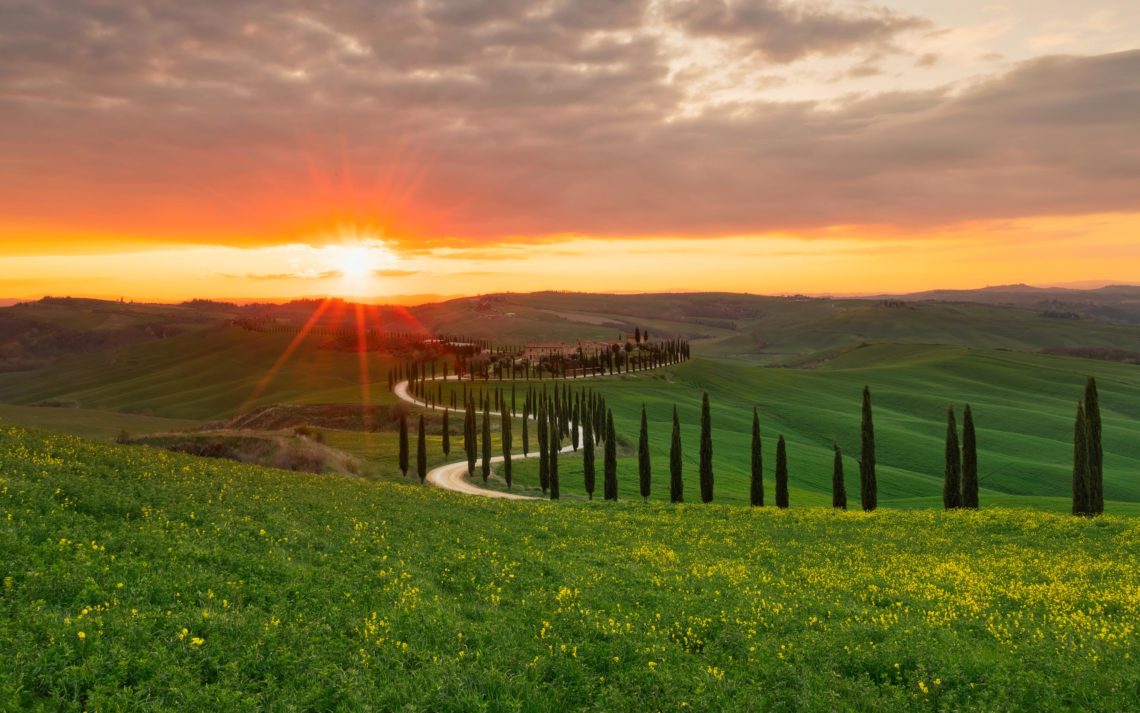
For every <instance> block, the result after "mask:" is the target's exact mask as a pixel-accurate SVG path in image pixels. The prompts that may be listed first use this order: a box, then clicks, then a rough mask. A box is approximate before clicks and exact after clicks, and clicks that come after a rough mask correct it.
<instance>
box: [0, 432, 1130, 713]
mask: <svg viewBox="0 0 1140 713" xmlns="http://www.w3.org/2000/svg"><path fill="white" fill-rule="evenodd" d="M1138 551H1140V520H1135V519H1121V518H1116V517H1112V516H1108V517H1104V518H1098V519H1097V520H1095V521H1092V520H1084V519H1078V518H1072V517H1063V516H1054V515H1049V514H1042V513H1030V512H1025V511H1011V510H995V511H982V512H976V513H975V512H965V511H963V512H955V513H950V514H945V513H943V512H939V511H923V512H902V511H889V510H885V511H880V512H878V513H874V514H872V515H865V514H863V513H854V512H853V513H847V514H841V513H835V512H833V511H830V510H829V509H816V510H806V509H802V508H800V509H793V510H790V511H784V512H781V511H777V510H775V509H774V508H765V509H763V510H756V509H748V508H733V507H723V506H716V505H714V506H683V507H679V508H675V507H671V506H668V505H650V506H643V505H641V504H640V503H618V504H616V505H614V504H607V503H594V504H585V503H582V504H574V503H570V502H566V503H560V504H548V503H530V502H528V503H516V502H503V501H489V500H486V499H482V498H470V497H464V496H460V495H454V494H451V493H447V492H444V491H440V490H437V489H433V488H422V487H418V486H409V485H399V484H389V483H370V482H365V481H359V480H351V479H346V478H342V477H337V476H306V475H298V474H291V473H285V472H281V471H272V470H263V469H259V468H255V467H251V466H242V465H237V464H232V463H227V462H223V461H213V460H203V459H194V458H189V457H184V456H179V455H173V454H168V453H165V452H162V451H157V450H152V449H147V448H140V447H120V446H113V445H98V444H94V443H92V442H86V441H82V440H79V439H76V438H73V437H63V436H49V435H44V434H41V433H37V432H27V431H23V430H21V429H17V428H13V427H7V426H0V552H3V553H4V557H3V559H2V560H0V582H2V587H0V611H2V612H3V616H0V658H2V660H3V661H4V662H5V663H4V666H3V667H0V710H76V711H78V710H143V709H145V710H172V711H173V710H179V711H181V710H206V709H216V710H239V709H240V710H252V709H261V710H343V709H357V710H359V709H366V708H368V709H374V710H407V711H429V710H430V711H460V710H491V711H500V710H501V711H510V710H527V711H531V710H534V711H547V710H549V711H553V710H629V711H638V710H662V709H667V710H741V711H743V710H772V709H776V710H792V709H812V710H826V709H835V708H839V707H842V708H849V709H855V710H892V711H907V710H910V711H924V710H932V709H937V710H961V711H973V710H977V711H995V710H1030V709H1032V710H1040V711H1052V710H1074V709H1077V710H1089V711H1096V710H1102V711H1118V710H1127V709H1129V708H1131V707H1132V706H1133V704H1134V703H1135V701H1136V698H1137V694H1138V692H1140V668H1138V667H1137V666H1135V665H1134V664H1133V662H1134V661H1135V660H1136V657H1137V656H1138V655H1140V638H1138V633H1137V630H1136V627H1135V622H1136V621H1137V620H1140V599H1138V598H1137V592H1138V591H1140V566H1137V565H1138V562H1137V555H1136V553H1137V552H1138Z"/></svg>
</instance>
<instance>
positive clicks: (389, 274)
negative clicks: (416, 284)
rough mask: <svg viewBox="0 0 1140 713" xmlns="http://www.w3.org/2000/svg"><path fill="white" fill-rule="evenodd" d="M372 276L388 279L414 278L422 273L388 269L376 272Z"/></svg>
mask: <svg viewBox="0 0 1140 713" xmlns="http://www.w3.org/2000/svg"><path fill="white" fill-rule="evenodd" d="M372 274H373V275H375V276H376V277H387V278H395V277H414V276H415V275H418V274H420V271H419V270H397V269H387V270H374V271H373V273H372Z"/></svg>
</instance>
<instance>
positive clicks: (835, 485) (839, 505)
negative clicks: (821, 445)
mask: <svg viewBox="0 0 1140 713" xmlns="http://www.w3.org/2000/svg"><path fill="white" fill-rule="evenodd" d="M831 447H832V448H833V449H834V450H835V461H834V462H833V464H832V466H831V506H832V507H833V508H836V509H837V510H846V509H847V484H846V483H844V482H843V453H842V452H841V451H840V450H839V444H838V443H837V442H835V441H832V442H831Z"/></svg>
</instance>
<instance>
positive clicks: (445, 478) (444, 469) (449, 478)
mask: <svg viewBox="0 0 1140 713" xmlns="http://www.w3.org/2000/svg"><path fill="white" fill-rule="evenodd" d="M675 363H677V362H670V363H669V364H666V365H665V366H672V365H673V364H675ZM658 368H660V367H658ZM647 371H648V370H647ZM601 376H610V374H586V375H583V376H581V377H579V378H578V379H571V380H570V381H578V380H579V379H591V378H597V377H601ZM443 380H444V378H443V377H436V378H434V379H429V381H443ZM446 380H448V381H457V380H458V377H456V376H455V375H454V374H451V375H449V376H447V378H446ZM555 383H557V382H555ZM392 393H394V394H395V395H396V398H398V399H400V400H401V401H406V402H408V403H410V404H412V405H413V406H419V407H421V408H429V406H428V405H427V404H426V403H424V402H423V401H420V400H419V399H417V398H416V397H414V396H412V395H411V394H410V393H408V382H407V381H406V380H405V381H401V382H400V383H398V384H396V386H395V388H393V389H392ZM491 416H494V417H496V418H497V417H499V414H497V413H493V414H491ZM530 420H531V421H535V420H536V419H535V417H534V416H531V417H530ZM578 436H579V438H578V440H579V442H581V440H582V438H584V437H585V432H584V431H583V429H581V428H579V429H578ZM573 450H574V446H573V444H570V445H567V446H564V447H563V448H562V450H561V451H560V452H561V453H570V452H572V451H573ZM536 457H538V452H537V451H535V452H533V453H531V454H529V455H526V456H523V455H512V456H511V460H512V461H516V460H525V459H527V458H536ZM502 462H503V457H502V456H492V457H491V463H492V464H497V463H502ZM426 480H427V482H428V483H431V484H432V485H434V486H436V487H437V488H443V489H445V490H452V491H455V492H457V493H463V494H464V495H481V496H483V497H485V498H507V499H508V500H538V499H540V498H536V497H533V496H530V495H519V494H517V493H511V492H506V491H502V490H490V489H488V488H482V487H480V486H478V485H476V484H474V483H472V482H471V481H470V480H468V479H467V461H466V460H461V461H459V462H458V463H448V464H447V465H441V466H439V467H437V468H433V469H432V470H430V471H428V474H427V479H426Z"/></svg>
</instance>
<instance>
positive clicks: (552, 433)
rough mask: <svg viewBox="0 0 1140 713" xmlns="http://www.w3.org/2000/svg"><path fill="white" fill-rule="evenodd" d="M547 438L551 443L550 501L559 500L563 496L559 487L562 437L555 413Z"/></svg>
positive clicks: (552, 414) (551, 416)
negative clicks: (559, 456)
mask: <svg viewBox="0 0 1140 713" xmlns="http://www.w3.org/2000/svg"><path fill="white" fill-rule="evenodd" d="M546 438H547V440H548V441H550V499H551V500H558V499H559V498H560V497H561V496H562V489H561V488H560V487H559V485H558V452H559V451H560V450H562V440H561V439H562V436H561V434H559V433H558V415H557V414H555V413H553V412H551V414H550V426H549V428H547V431H546Z"/></svg>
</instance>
